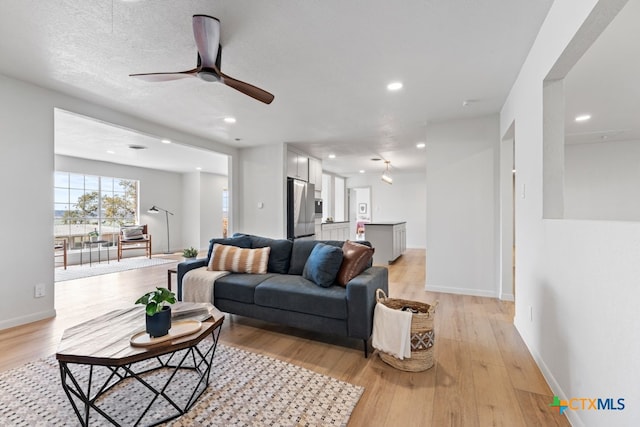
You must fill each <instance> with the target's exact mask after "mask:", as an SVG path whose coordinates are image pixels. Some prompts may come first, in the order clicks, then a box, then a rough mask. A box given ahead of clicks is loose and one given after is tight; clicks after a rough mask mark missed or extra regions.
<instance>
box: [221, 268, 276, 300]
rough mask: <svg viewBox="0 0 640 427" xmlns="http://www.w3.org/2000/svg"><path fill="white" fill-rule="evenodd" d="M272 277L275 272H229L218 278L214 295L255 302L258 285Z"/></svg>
mask: <svg viewBox="0 0 640 427" xmlns="http://www.w3.org/2000/svg"><path fill="white" fill-rule="evenodd" d="M270 277H273V274H271V273H267V274H244V273H234V274H229V275H227V276H224V277H221V278H219V279H217V280H216V283H215V288H214V297H215V298H221V299H228V300H233V301H238V302H244V303H247V304H253V303H254V301H253V293H254V291H255V289H256V286H258V285H259V284H260V283H262V282H264V281H265V280H266V279H268V278H270Z"/></svg>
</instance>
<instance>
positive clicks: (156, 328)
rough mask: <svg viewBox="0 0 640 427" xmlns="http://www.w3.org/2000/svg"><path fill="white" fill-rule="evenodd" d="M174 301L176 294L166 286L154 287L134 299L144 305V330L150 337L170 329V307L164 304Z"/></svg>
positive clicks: (167, 331) (166, 332) (159, 335)
mask: <svg viewBox="0 0 640 427" xmlns="http://www.w3.org/2000/svg"><path fill="white" fill-rule="evenodd" d="M174 302H176V294H174V293H173V292H171V291H170V290H169V289H167V288H156V290H155V291H151V292H147V293H146V294H144V295H142V296H141V297H140V298H138V300H137V301H136V304H142V305H144V306H145V313H146V327H147V329H146V331H147V333H148V334H149V336H151V337H162V336H165V335H167V334H168V333H169V329H171V307H169V306H168V305H166V304H173V303H174Z"/></svg>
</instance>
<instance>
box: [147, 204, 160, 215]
mask: <svg viewBox="0 0 640 427" xmlns="http://www.w3.org/2000/svg"><path fill="white" fill-rule="evenodd" d="M147 212H149V213H158V212H160V211H159V210H158V208H157V207H156V206H155V205H153V206H151V208H150V209H149V210H148V211H147Z"/></svg>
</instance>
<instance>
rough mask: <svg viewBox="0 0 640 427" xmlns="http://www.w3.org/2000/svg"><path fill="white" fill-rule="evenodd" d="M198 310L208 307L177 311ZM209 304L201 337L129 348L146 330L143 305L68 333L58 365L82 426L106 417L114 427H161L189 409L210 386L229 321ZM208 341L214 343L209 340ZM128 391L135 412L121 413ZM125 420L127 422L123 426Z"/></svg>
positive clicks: (184, 307)
mask: <svg viewBox="0 0 640 427" xmlns="http://www.w3.org/2000/svg"><path fill="white" fill-rule="evenodd" d="M196 306H202V304H190V303H178V307H177V310H176V311H180V310H182V311H184V310H192V309H193V308H194V307H196ZM209 306H210V307H211V309H210V310H209V311H208V312H207V313H206V314H205V315H204V316H201V318H205V317H208V316H209V315H211V316H212V317H211V318H209V319H207V320H204V321H202V326H201V329H200V330H199V331H197V332H195V333H193V334H191V335H187V336H183V337H178V338H176V339H174V340H168V341H165V342H163V343H160V344H155V345H151V346H147V347H137V346H136V347H134V346H132V345H131V344H130V339H131V337H132V336H134V335H137V334H139V333H140V332H141V331H144V329H145V325H144V323H145V318H144V307H142V306H135V307H132V308H128V309H123V310H116V311H112V312H110V313H107V314H105V315H103V316H100V317H97V318H95V319H93V320H90V321H88V322H85V323H82V324H79V325H77V326H74V327H72V328H70V329H67V330H65V331H64V334H63V336H62V339H61V341H60V346H59V348H58V352H57V353H56V359H57V360H58V363H59V365H60V376H61V379H62V387H63V389H64V391H65V393H66V395H67V397H68V398H69V401H70V402H71V405H72V407H73V410H74V411H75V413H76V415H77V417H78V419H79V421H80V424H81V425H83V426H88V425H89V422H90V421H93V420H95V419H96V417H98V418H99V417H104V418H105V419H106V420H107V421H109V422H110V423H111V424H113V425H121V424H127V425H157V424H161V423H163V422H166V421H169V420H172V419H174V418H177V417H179V416H181V415H183V414H184V413H186V412H187V411H189V409H191V408H192V407H193V405H194V404H195V403H196V401H197V399H198V398H199V397H200V396H201V395H202V393H203V392H204V391H205V390H206V388H207V387H208V385H209V374H210V372H211V366H212V363H213V358H214V355H215V350H216V347H217V343H218V338H219V336H220V330H221V327H222V323H223V321H224V315H223V314H222V313H221V312H220V311H218V310H217V309H215V308H213V306H211V305H209ZM200 314H201V313H200ZM198 320H201V319H198ZM209 336H210V337H211V340H205V338H207V337H209ZM181 375H187V376H188V378H187V379H185V378H181ZM180 381H182V382H180ZM176 384H177V385H176ZM129 388H136V391H133V394H134V396H133V397H134V399H133V401H134V404H135V405H134V406H135V407H136V409H135V410H132V409H131V408H130V407H127V408H118V405H119V403H118V402H123V401H124V400H127V399H125V398H122V397H121V396H120V395H124V394H125V392H126V390H127V389H129ZM137 390H139V391H137ZM176 390H179V393H174V392H176ZM130 393H131V391H130ZM172 393H174V394H172ZM114 396H115V397H114ZM145 397H146V398H147V399H148V400H149V402H146V401H144V398H145ZM128 400H129V401H131V399H130V398H129V399H128ZM143 401H144V402H143ZM105 402H108V403H106V404H104V405H103V403H105ZM114 402H115V403H114ZM129 403H130V402H128V403H127V404H129ZM138 408H139V411H138ZM114 409H115V411H114ZM114 412H116V413H114ZM120 412H126V414H123V413H120ZM138 412H139V414H138ZM118 415H120V419H116V418H118ZM125 415H126V417H128V418H127V421H122V416H125ZM160 418H161V419H160Z"/></svg>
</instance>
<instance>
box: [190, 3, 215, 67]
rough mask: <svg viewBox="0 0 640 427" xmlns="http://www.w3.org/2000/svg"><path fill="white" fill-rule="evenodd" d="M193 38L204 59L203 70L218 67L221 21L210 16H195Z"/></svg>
mask: <svg viewBox="0 0 640 427" xmlns="http://www.w3.org/2000/svg"><path fill="white" fill-rule="evenodd" d="M192 22H193V38H194V39H195V40H196V46H197V47H198V53H199V54H200V58H201V59H202V68H213V67H215V65H216V58H217V57H218V49H219V46H220V21H218V19H217V18H214V17H212V16H208V15H193V20H192Z"/></svg>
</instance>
